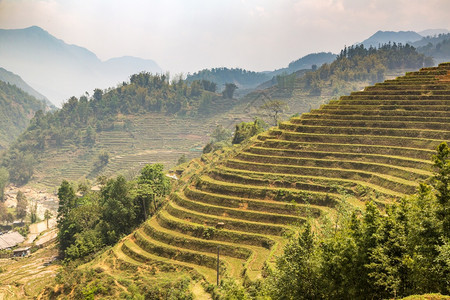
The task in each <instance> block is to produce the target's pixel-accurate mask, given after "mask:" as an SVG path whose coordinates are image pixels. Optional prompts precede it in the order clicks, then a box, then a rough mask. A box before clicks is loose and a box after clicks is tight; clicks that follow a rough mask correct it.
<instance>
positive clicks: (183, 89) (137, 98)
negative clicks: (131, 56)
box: [2, 72, 235, 184]
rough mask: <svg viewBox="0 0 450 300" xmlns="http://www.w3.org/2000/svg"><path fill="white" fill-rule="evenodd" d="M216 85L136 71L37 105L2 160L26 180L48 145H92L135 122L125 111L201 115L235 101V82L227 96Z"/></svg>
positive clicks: (20, 179)
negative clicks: (53, 106)
mask: <svg viewBox="0 0 450 300" xmlns="http://www.w3.org/2000/svg"><path fill="white" fill-rule="evenodd" d="M216 90H217V87H216V84H215V83H212V82H210V81H206V80H201V81H193V82H190V83H188V82H187V81H185V80H182V79H181V78H178V79H173V80H172V81H170V80H169V76H168V75H152V74H150V73H145V72H144V73H139V74H135V75H132V76H131V77H130V81H129V82H123V83H122V84H120V86H119V87H117V88H111V89H109V90H106V91H102V90H100V89H96V90H95V91H94V93H93V95H92V96H90V95H88V94H86V95H83V96H81V97H79V98H77V97H71V98H70V99H69V100H68V101H67V102H66V103H64V105H63V107H62V108H61V109H59V110H55V111H51V112H47V113H45V112H44V111H43V110H38V111H37V112H36V114H35V115H34V117H33V119H32V120H31V122H30V124H29V126H28V128H27V129H26V131H25V132H24V133H22V134H21V135H20V136H19V138H18V139H17V140H16V142H15V143H13V144H12V145H11V147H10V148H9V149H8V151H7V152H6V153H5V154H4V156H3V159H2V165H3V166H4V167H6V168H8V169H9V171H10V180H11V182H14V183H16V184H24V183H26V182H27V181H28V180H29V179H30V178H31V176H32V175H33V172H34V165H35V163H36V162H37V161H39V159H40V155H41V154H42V153H43V151H45V149H49V148H58V147H63V146H64V145H75V146H80V145H83V146H85V147H91V146H93V145H95V142H96V136H97V134H98V133H99V132H101V131H111V130H114V128H115V126H121V127H123V128H124V129H125V130H126V129H127V126H132V125H131V124H130V123H127V122H125V123H123V124H122V123H120V124H118V123H117V122H116V120H117V117H118V116H119V115H121V114H122V115H139V114H145V113H146V112H158V113H161V114H168V115H175V116H178V117H181V118H182V117H186V116H190V117H193V116H195V117H197V118H202V117H205V116H209V115H211V114H214V113H217V112H218V111H220V110H218V109H217V108H220V107H222V106H227V107H229V106H232V105H233V104H234V103H235V100H233V99H232V98H233V93H234V90H235V86H234V85H232V84H231V85H229V86H226V87H225V89H224V92H223V95H221V94H218V93H216ZM10 115H11V114H10Z"/></svg>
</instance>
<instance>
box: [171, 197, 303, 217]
mask: <svg viewBox="0 0 450 300" xmlns="http://www.w3.org/2000/svg"><path fill="white" fill-rule="evenodd" d="M173 200H174V201H175V203H177V205H179V206H181V207H183V208H185V209H189V210H192V211H196V212H200V213H204V214H208V215H214V216H221V217H227V218H232V219H239V220H245V221H252V222H262V223H267V224H280V225H283V224H293V223H301V222H303V221H304V219H303V218H301V217H299V216H293V215H285V214H276V213H268V212H264V213H263V212H259V211H252V210H242V209H236V208H228V207H224V206H218V205H211V204H206V203H202V202H196V201H194V200H191V199H189V198H187V197H186V196H184V195H181V194H177V193H176V194H174V196H173Z"/></svg>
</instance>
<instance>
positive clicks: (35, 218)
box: [30, 203, 38, 224]
mask: <svg viewBox="0 0 450 300" xmlns="http://www.w3.org/2000/svg"><path fill="white" fill-rule="evenodd" d="M37 221H38V215H37V203H35V204H34V205H32V206H31V210H30V222H31V224H33V223H36V222H37Z"/></svg>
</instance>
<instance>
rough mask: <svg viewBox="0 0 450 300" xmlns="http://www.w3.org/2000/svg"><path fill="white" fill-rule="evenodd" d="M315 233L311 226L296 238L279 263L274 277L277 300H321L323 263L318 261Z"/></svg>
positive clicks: (272, 294) (273, 283)
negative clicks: (320, 269) (320, 277)
mask: <svg viewBox="0 0 450 300" xmlns="http://www.w3.org/2000/svg"><path fill="white" fill-rule="evenodd" d="M316 254H317V253H316V251H315V242H314V234H313V232H312V230H311V225H310V224H309V223H307V224H306V225H305V226H304V228H303V230H302V232H300V233H299V234H298V235H295V236H293V237H292V238H291V239H290V241H289V243H288V244H287V245H286V246H285V248H284V254H283V255H282V256H281V257H279V258H278V259H277V261H276V266H277V271H276V272H275V276H274V277H270V281H271V282H269V285H271V288H270V289H271V291H270V294H271V296H272V297H273V299H318V298H320V288H319V284H318V282H319V264H318V260H317V259H316Z"/></svg>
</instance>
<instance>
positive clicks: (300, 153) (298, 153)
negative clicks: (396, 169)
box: [244, 146, 432, 170]
mask: <svg viewBox="0 0 450 300" xmlns="http://www.w3.org/2000/svg"><path fill="white" fill-rule="evenodd" d="M244 152H246V153H252V154H257V155H263V156H281V157H293V158H313V159H330V160H352V161H364V162H374V163H380V164H390V165H398V166H401V167H407V168H415V169H421V170H430V169H431V166H432V163H431V161H427V160H421V159H414V158H411V157H408V156H393V155H380V154H371V153H364V151H362V152H363V153H350V152H330V151H308V150H303V149H300V150H297V149H277V148H269V147H262V146H253V147H249V148H247V149H246V150H244ZM402 153H404V152H402Z"/></svg>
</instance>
